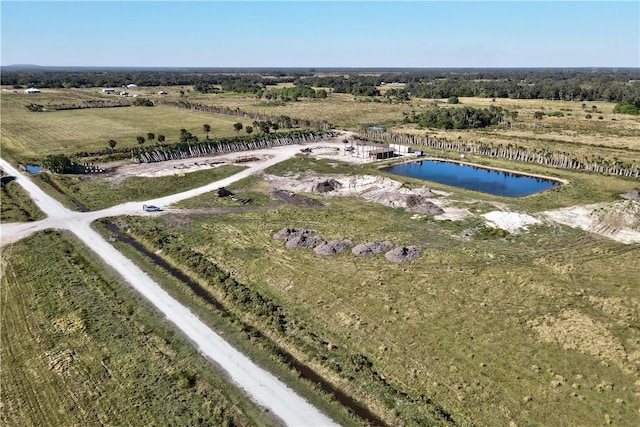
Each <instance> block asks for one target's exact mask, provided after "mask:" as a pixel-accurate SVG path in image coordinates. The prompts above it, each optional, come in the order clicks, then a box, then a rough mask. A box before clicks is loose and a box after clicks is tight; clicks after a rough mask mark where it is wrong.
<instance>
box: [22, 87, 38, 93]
mask: <svg viewBox="0 0 640 427" xmlns="http://www.w3.org/2000/svg"><path fill="white" fill-rule="evenodd" d="M24 93H40V89H36V88H35V87H30V88H29V89H25V90H24Z"/></svg>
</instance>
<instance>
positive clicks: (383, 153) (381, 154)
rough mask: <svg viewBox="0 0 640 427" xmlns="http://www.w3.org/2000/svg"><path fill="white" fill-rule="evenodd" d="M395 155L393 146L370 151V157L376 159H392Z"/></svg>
mask: <svg viewBox="0 0 640 427" xmlns="http://www.w3.org/2000/svg"><path fill="white" fill-rule="evenodd" d="M392 157H393V148H379V149H377V150H371V151H369V158H371V159H374V160H383V159H390V158H392Z"/></svg>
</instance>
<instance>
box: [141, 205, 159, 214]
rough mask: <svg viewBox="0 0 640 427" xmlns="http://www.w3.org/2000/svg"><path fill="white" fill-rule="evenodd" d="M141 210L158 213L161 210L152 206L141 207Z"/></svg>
mask: <svg viewBox="0 0 640 427" xmlns="http://www.w3.org/2000/svg"><path fill="white" fill-rule="evenodd" d="M142 209H143V210H144V211H145V212H160V211H161V210H162V209H161V208H159V207H158V206H154V205H142Z"/></svg>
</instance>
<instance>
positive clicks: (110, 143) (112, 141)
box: [107, 139, 118, 151]
mask: <svg viewBox="0 0 640 427" xmlns="http://www.w3.org/2000/svg"><path fill="white" fill-rule="evenodd" d="M107 144H109V147H110V148H111V151H113V149H114V148H116V145H117V144H118V143H117V142H116V140H115V139H110V140H108V141H107Z"/></svg>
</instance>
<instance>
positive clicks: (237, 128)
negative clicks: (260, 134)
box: [233, 122, 242, 135]
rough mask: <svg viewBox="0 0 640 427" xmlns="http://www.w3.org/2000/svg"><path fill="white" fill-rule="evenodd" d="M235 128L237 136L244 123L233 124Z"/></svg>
mask: <svg viewBox="0 0 640 427" xmlns="http://www.w3.org/2000/svg"><path fill="white" fill-rule="evenodd" d="M233 128H234V129H235V130H236V135H237V134H238V132H240V130H241V129H242V123H240V122H238V123H234V124H233Z"/></svg>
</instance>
